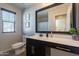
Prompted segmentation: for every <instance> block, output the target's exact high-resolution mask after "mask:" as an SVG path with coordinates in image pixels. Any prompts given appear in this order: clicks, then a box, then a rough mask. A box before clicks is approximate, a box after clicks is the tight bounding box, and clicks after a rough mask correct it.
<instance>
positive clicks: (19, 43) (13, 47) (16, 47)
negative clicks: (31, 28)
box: [12, 42, 25, 49]
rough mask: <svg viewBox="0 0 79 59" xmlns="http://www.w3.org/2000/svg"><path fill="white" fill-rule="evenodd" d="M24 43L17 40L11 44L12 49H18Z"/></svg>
mask: <svg viewBox="0 0 79 59" xmlns="http://www.w3.org/2000/svg"><path fill="white" fill-rule="evenodd" d="M24 45H25V42H18V43H15V44H13V45H12V49H18V48H20V47H22V46H24Z"/></svg>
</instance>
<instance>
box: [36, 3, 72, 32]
mask: <svg viewBox="0 0 79 59" xmlns="http://www.w3.org/2000/svg"><path fill="white" fill-rule="evenodd" d="M72 6H73V5H72V3H63V4H57V3H56V4H53V5H50V6H48V7H46V8H43V9H40V10H37V11H36V31H37V32H46V31H53V32H68V31H69V30H70V28H71V26H73V24H72V23H73V12H72V9H73V8H72Z"/></svg>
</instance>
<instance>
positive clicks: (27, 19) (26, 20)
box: [23, 13, 30, 30]
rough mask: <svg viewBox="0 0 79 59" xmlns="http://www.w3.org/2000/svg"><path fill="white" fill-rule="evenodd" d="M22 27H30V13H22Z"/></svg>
mask: <svg viewBox="0 0 79 59" xmlns="http://www.w3.org/2000/svg"><path fill="white" fill-rule="evenodd" d="M23 24H24V25H23V27H24V30H26V29H27V28H30V14H29V13H28V14H25V15H24V20H23Z"/></svg>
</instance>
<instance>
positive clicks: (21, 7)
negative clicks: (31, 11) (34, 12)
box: [10, 3, 52, 10]
mask: <svg viewBox="0 0 79 59" xmlns="http://www.w3.org/2000/svg"><path fill="white" fill-rule="evenodd" d="M10 4H11V5H13V6H15V7H17V8H19V9H21V10H23V9H25V8H30V7H33V6H38V5H42V6H47V5H50V4H52V3H10Z"/></svg>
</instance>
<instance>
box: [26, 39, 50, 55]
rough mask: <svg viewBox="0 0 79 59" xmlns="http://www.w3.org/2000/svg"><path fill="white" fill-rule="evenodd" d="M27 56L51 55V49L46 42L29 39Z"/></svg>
mask: <svg viewBox="0 0 79 59" xmlns="http://www.w3.org/2000/svg"><path fill="white" fill-rule="evenodd" d="M26 50H27V56H46V55H50V49H49V48H48V47H47V46H46V45H45V42H42V41H39V40H34V39H30V38H27V43H26Z"/></svg>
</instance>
